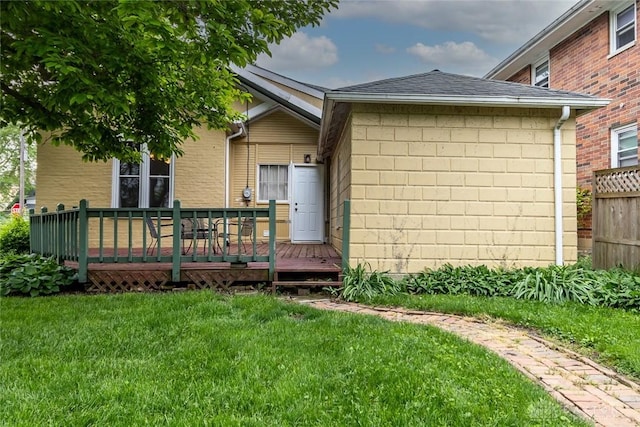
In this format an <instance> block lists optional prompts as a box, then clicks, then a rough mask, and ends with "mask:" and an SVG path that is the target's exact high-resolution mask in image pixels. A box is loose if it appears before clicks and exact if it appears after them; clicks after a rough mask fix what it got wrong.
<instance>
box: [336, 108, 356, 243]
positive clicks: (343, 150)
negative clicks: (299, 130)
mask: <svg viewBox="0 0 640 427" xmlns="http://www.w3.org/2000/svg"><path fill="white" fill-rule="evenodd" d="M343 130H344V132H343V133H342V135H341V137H340V142H338V146H337V147H336V150H335V153H334V154H333V156H331V166H330V168H329V173H330V176H329V188H330V194H329V206H330V207H329V215H330V220H329V227H330V230H329V242H330V243H331V245H332V246H333V247H334V248H335V249H336V250H337V251H338V252H339V253H342V241H343V235H342V233H343V228H342V226H343V220H344V217H343V213H344V210H343V209H344V201H345V200H347V199H351V197H352V192H351V190H352V188H351V174H352V159H351V138H352V126H351V120H348V121H347V124H346V126H345V127H344V129H343ZM354 224H355V225H356V226H357V227H362V220H361V219H359V218H355V217H354V216H353V215H352V216H351V227H352V228H353V226H354Z"/></svg>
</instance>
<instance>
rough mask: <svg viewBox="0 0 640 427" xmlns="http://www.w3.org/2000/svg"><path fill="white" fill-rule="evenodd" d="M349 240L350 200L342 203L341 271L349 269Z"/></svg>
mask: <svg viewBox="0 0 640 427" xmlns="http://www.w3.org/2000/svg"><path fill="white" fill-rule="evenodd" d="M350 240H351V200H345V201H344V209H343V210H342V271H346V270H347V268H348V267H349V245H350Z"/></svg>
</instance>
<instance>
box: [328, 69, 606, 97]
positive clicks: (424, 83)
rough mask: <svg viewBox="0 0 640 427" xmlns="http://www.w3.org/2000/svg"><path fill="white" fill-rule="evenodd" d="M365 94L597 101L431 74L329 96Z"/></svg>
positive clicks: (351, 88)
mask: <svg viewBox="0 0 640 427" xmlns="http://www.w3.org/2000/svg"><path fill="white" fill-rule="evenodd" d="M332 92H333V93H353V94H358V93H366V94H395V95H426V96H463V97H470V98H473V97H518V98H522V97H526V98H559V99H562V98H564V99H573V100H575V99H584V100H590V99H597V98H595V97H592V96H589V95H584V94H581V93H576V92H568V91H563V90H554V89H547V88H541V87H537V86H530V85H524V84H520V83H512V82H504V81H498V80H488V79H481V78H477V77H469V76H462V75H458V74H450V73H443V72H442V71H439V70H433V71H430V72H428V73H423V74H414V75H411V76H405V77H397V78H391V79H385V80H379V81H375V82H370V83H363V84H359V85H354V86H347V87H343V88H339V89H335V90H333V91H329V93H332Z"/></svg>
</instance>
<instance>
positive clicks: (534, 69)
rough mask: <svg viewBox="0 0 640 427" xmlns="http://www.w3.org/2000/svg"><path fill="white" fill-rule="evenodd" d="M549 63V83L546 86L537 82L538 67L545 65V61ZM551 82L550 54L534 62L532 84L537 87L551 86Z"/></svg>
mask: <svg viewBox="0 0 640 427" xmlns="http://www.w3.org/2000/svg"><path fill="white" fill-rule="evenodd" d="M545 62H546V63H547V70H548V71H547V73H548V75H547V85H546V86H539V85H537V84H536V76H537V75H536V69H537V68H538V67H540V66H541V65H543V64H544V63H545ZM550 83H551V62H550V61H549V56H545V57H544V58H541V59H540V60H539V61H536V62H534V63H533V64H531V86H537V87H546V88H549V87H551V85H550Z"/></svg>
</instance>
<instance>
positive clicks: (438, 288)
mask: <svg viewBox="0 0 640 427" xmlns="http://www.w3.org/2000/svg"><path fill="white" fill-rule="evenodd" d="M404 284H405V286H406V290H407V291H408V292H409V293H413V294H449V295H459V294H465V295H473V296H489V297H491V296H507V297H512V298H516V299H528V300H537V301H543V302H549V303H562V302H565V301H575V302H579V303H582V304H589V305H601V306H606V307H612V308H624V309H627V310H633V311H640V275H639V274H634V273H632V272H629V271H625V270H622V269H613V270H593V269H592V268H591V259H590V258H589V257H585V258H581V259H580V260H578V262H577V263H576V264H574V265H570V266H556V265H551V266H549V267H544V268H541V267H536V268H534V267H525V268H522V269H514V270H504V269H500V268H498V269H494V270H491V269H489V268H487V267H486V266H484V265H481V266H476V267H474V266H462V267H453V266H452V265H451V264H445V265H443V266H442V267H440V268H439V269H437V270H430V269H426V270H424V271H422V272H420V273H418V274H414V275H409V276H407V277H406V278H405V279H404Z"/></svg>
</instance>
